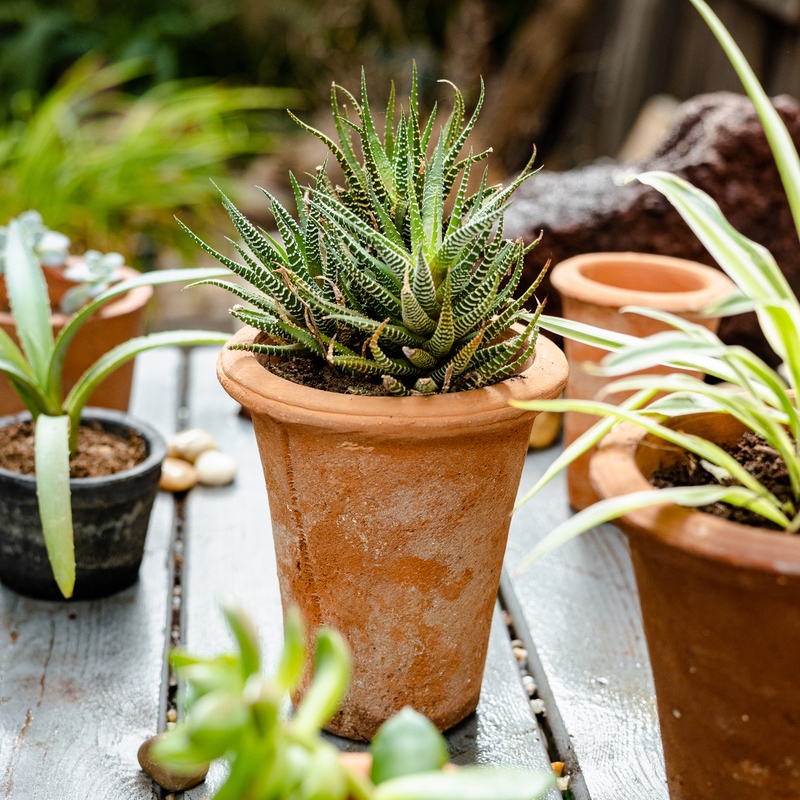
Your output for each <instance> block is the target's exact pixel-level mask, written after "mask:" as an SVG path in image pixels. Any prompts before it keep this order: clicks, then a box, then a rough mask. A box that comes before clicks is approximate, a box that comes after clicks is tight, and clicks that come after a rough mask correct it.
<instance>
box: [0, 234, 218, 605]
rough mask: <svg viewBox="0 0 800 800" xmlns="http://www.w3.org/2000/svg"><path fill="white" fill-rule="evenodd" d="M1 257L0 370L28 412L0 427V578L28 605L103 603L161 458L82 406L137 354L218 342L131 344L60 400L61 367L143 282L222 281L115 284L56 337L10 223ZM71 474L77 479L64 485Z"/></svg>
mask: <svg viewBox="0 0 800 800" xmlns="http://www.w3.org/2000/svg"><path fill="white" fill-rule="evenodd" d="M3 255H4V262H5V279H6V285H7V290H8V298H9V301H10V306H11V313H12V314H13V317H14V320H15V323H16V328H17V333H18V336H19V341H20V344H21V348H20V347H19V346H17V344H15V342H14V340H13V339H12V338H11V337H10V336H9V335H8V334H7V333H5V332H0V372H2V373H3V374H4V375H5V376H6V377H7V378H8V380H9V381H10V383H11V384H12V385H13V387H14V389H15V390H16V392H17V393H18V395H19V397H20V399H21V400H22V402H23V403H24V405H25V407H26V408H27V409H28V411H27V413H24V414H20V415H16V416H6V417H3V418H2V419H0V520H2V522H0V580H2V582H3V583H5V584H6V585H7V586H10V587H11V588H13V589H15V590H16V591H19V592H21V593H23V594H27V595H31V596H34V597H42V598H56V597H60V596H62V595H63V596H64V597H71V596H75V597H92V596H98V595H103V594H110V593H111V592H114V591H118V590H119V589H122V588H125V587H126V586H128V585H130V584H131V583H133V582H134V581H135V580H136V576H137V574H138V570H139V564H140V562H141V559H142V553H143V549H144V538H145V534H146V533H147V523H148V520H149V516H150V510H151V507H152V504H153V499H154V497H155V492H156V488H157V485H158V479H159V474H160V469H161V461H162V460H163V458H164V456H165V455H166V448H165V445H164V442H163V440H162V439H161V437H160V436H159V435H158V434H157V433H156V432H155V431H154V430H152V429H151V428H150V427H149V426H147V425H144V424H142V423H139V422H137V421H136V420H133V419H131V418H130V417H128V416H126V415H124V414H121V413H119V412H113V411H104V410H101V409H87V408H86V403H87V402H88V400H89V398H90V397H91V396H92V393H93V392H94V390H95V388H96V387H97V385H98V384H99V383H100V382H101V381H102V380H103V378H104V377H105V376H106V375H108V374H110V373H111V372H113V371H114V370H115V369H116V368H117V367H119V366H120V365H122V364H124V363H125V362H127V361H129V360H130V359H132V358H133V357H134V356H136V354H137V353H141V352H143V351H145V350H149V349H152V348H154V347H161V346H163V345H190V344H214V343H219V342H222V341H225V339H226V338H227V337H226V335H225V334H222V333H212V332H208V331H169V332H165V333H156V334H151V335H149V336H142V337H137V338H133V339H130V340H128V341H126V342H124V343H122V344H119V345H117V346H116V347H113V348H112V349H110V350H109V351H108V352H107V353H105V354H104V355H103V356H102V357H101V358H99V359H98V360H97V361H96V362H95V363H94V364H93V365H92V366H91V367H89V368H88V369H87V370H86V372H84V374H83V375H82V376H81V377H80V378H79V380H78V381H77V382H76V383H75V385H74V386H73V387H72V389H71V390H70V391H69V393H67V394H66V396H65V394H64V392H63V388H62V370H63V367H64V362H65V359H66V358H67V354H68V352H69V349H70V347H71V346H73V345H74V342H75V340H76V338H77V335H78V334H79V332H80V331H81V329H82V326H83V325H84V324H85V323H86V321H87V320H88V319H90V318H91V317H92V315H93V314H94V313H95V312H97V311H98V309H100V308H101V307H102V306H103V305H104V304H105V303H108V302H109V301H111V300H113V299H114V298H116V297H118V296H120V295H125V294H126V293H130V292H134V291H136V289H137V288H138V287H141V286H146V285H147V284H148V283H150V284H152V283H167V282H174V281H181V280H196V279H198V278H207V277H209V276H211V275H218V274H219V273H220V271H219V270H214V269H195V270H172V271H162V272H157V273H151V274H149V275H137V277H135V278H131V279H128V280H125V281H122V282H120V283H117V284H115V285H113V286H111V287H110V288H108V289H106V290H105V291H103V292H101V293H100V294H98V296H97V297H95V298H94V299H93V300H91V301H90V302H88V303H86V304H85V305H83V306H82V307H81V308H80V309H79V310H78V311H77V312H76V313H75V314H73V315H72V316H71V317H70V318H69V319H68V320H67V321H66V322H65V324H64V326H63V328H62V329H61V331H60V333H59V334H58V337H57V338H55V339H54V337H53V331H52V328H51V316H50V304H49V302H48V297H47V288H46V283H45V279H44V275H43V272H42V267H41V264H40V263H39V261H38V259H37V258H36V254H35V252H34V250H33V248H32V242H31V241H30V239H29V238H28V235H27V234H26V232H25V231H24V229H23V228H22V226H21V225H20V224H19V223H18V222H16V221H12V222H11V224H10V225H9V227H8V229H7V233H6V240H5V244H4V249H3ZM71 473H76V474H78V475H81V476H82V477H73V478H72V479H71V478H70V475H71ZM76 562H77V567H76ZM76 574H77V586H76Z"/></svg>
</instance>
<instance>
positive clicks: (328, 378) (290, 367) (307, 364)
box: [262, 358, 392, 397]
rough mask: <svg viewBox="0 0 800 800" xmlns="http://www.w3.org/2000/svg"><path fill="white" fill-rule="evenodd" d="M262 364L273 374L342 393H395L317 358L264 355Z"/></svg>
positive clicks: (303, 384) (294, 381)
mask: <svg viewBox="0 0 800 800" xmlns="http://www.w3.org/2000/svg"><path fill="white" fill-rule="evenodd" d="M262 363H263V364H264V366H265V367H266V368H267V369H268V370H269V371H270V372H271V373H273V375H277V376H278V377H280V378H284V379H285V380H287V381H291V382H292V383H299V384H301V385H302V386H310V387H311V388H312V389H322V390H324V391H326V392H336V393H338V394H360V395H371V396H373V397H382V396H387V395H388V396H392V393H391V392H390V391H389V390H388V389H385V388H384V386H383V384H382V383H376V382H375V380H374V379H373V378H371V377H370V376H369V375H365V376H363V377H361V376H359V377H356V376H354V375H345V374H344V373H343V372H338V371H337V370H335V369H334V368H333V367H331V366H330V364H327V363H326V362H324V361H322V360H321V359H315V358H291V359H290V358H281V359H269V358H264V359H263V361H262Z"/></svg>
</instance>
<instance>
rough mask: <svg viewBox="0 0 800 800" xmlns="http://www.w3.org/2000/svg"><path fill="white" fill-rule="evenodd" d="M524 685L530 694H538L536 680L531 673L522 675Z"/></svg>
mask: <svg viewBox="0 0 800 800" xmlns="http://www.w3.org/2000/svg"><path fill="white" fill-rule="evenodd" d="M522 687H523V689H525V691H526V692H527V693H528V695H529V696H532V695H534V694H536V681H534V679H533V678H532V677H531V676H530V675H523V676H522Z"/></svg>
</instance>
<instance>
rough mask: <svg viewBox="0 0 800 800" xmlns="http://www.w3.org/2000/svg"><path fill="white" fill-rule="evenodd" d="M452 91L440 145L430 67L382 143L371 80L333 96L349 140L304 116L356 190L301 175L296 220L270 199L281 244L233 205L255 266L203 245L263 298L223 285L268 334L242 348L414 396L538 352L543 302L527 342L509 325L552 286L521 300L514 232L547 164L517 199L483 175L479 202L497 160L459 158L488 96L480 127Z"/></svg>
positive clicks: (505, 368)
mask: <svg viewBox="0 0 800 800" xmlns="http://www.w3.org/2000/svg"><path fill="white" fill-rule="evenodd" d="M453 89H454V92H455V98H454V102H453V111H452V112H451V113H450V115H449V117H448V118H447V120H446V121H444V122H443V123H442V125H441V126H439V127H438V138H436V136H437V134H436V131H437V124H436V110H435V108H434V111H433V112H432V113H431V115H430V117H429V119H428V121H427V123H426V124H425V125H424V126H423V125H422V123H421V121H420V118H419V110H418V108H417V74H416V66H415V67H414V69H413V74H412V89H411V97H410V98H409V105H408V108H407V109H406V108H400V109H399V111H398V112H397V113H395V111H396V109H395V96H394V87H392V90H391V94H390V99H389V105H388V109H387V113H386V126H385V133H384V134H383V138H381V135H380V134H379V133H378V130H377V127H376V122H375V119H374V117H373V115H372V112H371V110H370V106H369V102H368V99H367V86H366V80H365V79H364V76H363V74H362V81H361V100H360V101H359V100H357V99H356V98H355V97H354V96H353V95H352V94H351V93H350V92H348V91H347V90H346V89H343V88H341V87H338V86H334V88H333V92H332V107H333V117H334V122H335V125H336V129H337V132H338V142H337V141H334V140H333V139H331V138H330V137H328V136H326V135H325V134H323V133H322V132H320V131H318V130H316V129H314V128H312V127H311V126H309V125H307V124H306V123H304V122H302V121H301V120H299V119H297V118H296V117H293V118H294V119H295V120H296V122H297V123H298V124H299V125H300V126H301V127H302V128H303V129H305V130H306V131H308V132H309V133H311V134H313V135H314V136H316V137H317V138H319V139H320V140H321V141H323V142H324V143H325V145H326V146H327V147H328V148H329V149H330V151H331V154H332V156H333V158H334V159H335V160H336V162H337V163H338V165H339V166H340V167H341V169H342V171H343V173H344V176H345V185H344V186H343V187H342V186H336V187H334V186H333V185H332V183H331V181H330V179H329V178H328V177H327V175H326V174H325V166H326V165H323V166H322V167H321V168H320V169H319V171H318V173H317V175H316V177H315V178H314V179H313V180H312V185H310V186H307V187H303V188H301V187H300V185H299V184H298V183H297V181H296V179H295V178H294V176H292V187H293V190H294V196H295V203H296V206H297V216H296V217H295V216H293V215H292V214H291V213H289V211H287V210H286V209H285V208H284V207H283V206H282V205H281V204H280V203H279V202H278V201H277V200H276V199H275V198H274V197H273V196H272V195H271V194H269V193H268V192H266V191H265V192H264V194H265V195H266V197H267V198H268V200H269V202H270V205H271V210H272V214H273V216H274V218H275V223H276V226H277V228H278V230H279V232H280V236H281V239H282V241H281V243H280V244H279V243H278V242H276V241H275V240H274V239H272V238H271V237H270V236H269V235H268V234H266V233H265V232H264V231H262V230H260V229H259V228H257V227H256V226H254V225H252V224H251V223H250V222H249V221H248V220H247V219H246V218H245V217H244V215H243V214H242V213H241V212H240V211H238V210H237V209H236V208H235V206H234V205H233V204H232V203H231V202H230V201H229V200H228V198H226V197H225V196H224V195H223V198H222V199H223V204H224V206H225V208H226V210H227V211H228V213H229V214H230V217H231V220H232V221H233V224H234V226H235V228H236V230H237V231H238V233H239V236H240V238H241V240H242V241H243V243H244V244H245V245H246V246H247V249H245V248H244V247H243V246H242V245H241V244H239V243H235V247H236V249H237V250H238V252H239V254H240V256H241V257H242V260H243V262H244V263H242V262H239V261H235V260H234V259H231V258H228V257H226V256H223V255H221V254H219V253H217V252H216V251H215V250H213V249H212V248H211V247H210V246H209V245H207V244H206V243H205V242H203V241H202V240H200V239H199V238H198V237H196V236H195V237H194V238H195V239H196V240H197V241H198V243H199V244H200V245H201V246H202V247H203V248H204V249H205V250H206V251H207V252H209V253H211V254H212V255H215V256H216V257H217V258H218V259H219V260H220V261H221V262H222V263H223V264H225V266H227V267H228V268H229V269H231V270H232V271H233V272H235V273H237V274H238V275H239V276H240V277H242V278H244V279H245V280H246V281H248V282H249V283H250V284H251V285H252V286H253V289H254V290H255V291H251V290H249V289H242V288H240V287H236V288H234V287H233V285H230V284H226V283H225V282H220V281H213V283H214V284H215V285H217V286H222V287H223V288H228V289H229V290H230V291H232V292H233V293H234V294H236V295H237V296H238V297H240V298H242V299H244V300H246V301H248V302H250V303H251V304H252V305H253V306H255V309H256V310H248V309H245V308H243V307H241V306H234V308H233V309H232V310H231V313H232V314H233V315H234V316H236V317H238V318H239V319H241V320H243V321H245V322H247V323H248V324H249V325H252V326H254V327H255V328H257V329H259V330H260V331H262V332H264V333H265V334H267V335H268V337H269V341H266V342H264V343H260V344H252V345H249V344H240V345H234V347H237V348H240V349H248V350H252V351H255V352H260V353H266V354H269V355H281V356H283V357H288V358H291V357H297V356H305V357H313V358H318V359H320V360H322V361H325V362H327V363H328V364H329V365H330V366H331V367H332V368H334V369H336V370H338V371H340V372H343V373H346V374H351V375H356V376H368V377H369V378H370V379H371V380H374V382H375V383H380V382H382V383H383V385H384V386H385V388H386V389H388V390H389V391H390V392H392V393H393V394H396V395H401V396H402V395H408V394H425V395H427V394H435V393H442V392H447V391H459V390H466V389H473V388H479V387H482V386H486V385H489V384H492V383H495V382H497V381H499V380H503V379H504V378H506V377H508V376H509V375H512V374H513V373H514V372H515V370H516V369H517V367H518V366H519V365H520V364H521V363H523V362H524V361H525V360H527V359H528V358H529V357H530V356H531V355H532V353H533V351H534V348H535V345H536V338H537V333H538V312H539V311H541V306H539V308H538V309H537V312H536V313H535V314H534V315H533V317H532V321H531V322H530V323H529V324H528V326H527V328H526V329H525V330H524V332H519V331H511V330H510V329H511V326H512V325H514V324H515V323H516V322H517V321H518V320H519V319H520V318H521V317H522V315H523V314H524V313H526V311H525V303H526V302H528V301H529V300H531V299H532V297H533V292H534V290H535V288H536V285H538V281H537V282H536V285H534V286H532V287H529V288H528V289H527V290H524V291H522V292H521V301H520V300H515V294H520V293H518V292H517V289H518V288H519V283H520V279H521V277H522V262H523V258H524V256H525V253H526V252H527V249H530V247H532V246H533V245H531V246H529V248H527V249H526V248H525V247H524V246H523V244H522V242H521V241H516V242H514V241H511V240H507V239H504V238H503V236H502V223H503V214H504V212H505V210H506V208H507V207H508V203H509V200H510V198H511V196H512V194H513V193H514V191H515V190H516V189H517V188H518V187H519V186H520V185H521V184H522V183H523V182H524V181H526V180H527V179H528V178H530V177H531V176H532V175H533V174H534V170H533V160H534V159H533V157H532V158H531V160H530V162H529V163H528V164H527V165H526V167H525V169H524V170H523V171H522V173H521V174H520V175H519V177H518V178H517V179H516V180H515V181H514V182H513V183H512V184H511V185H510V186H508V187H507V188H503V187H502V186H487V183H486V172H484V174H483V179H482V180H481V182H480V188H479V189H478V191H477V192H476V193H474V194H469V192H468V189H467V184H468V181H469V173H470V168H471V167H472V166H473V165H474V164H476V163H478V162H480V161H482V160H483V159H484V158H485V157H486V155H488V151H487V152H483V153H480V154H478V155H473V153H472V151H470V153H469V155H468V156H467V157H465V158H461V159H460V160H459V156H460V153H461V150H462V149H463V148H464V146H465V144H466V141H467V137H468V136H469V133H470V131H471V130H472V128H473V126H474V124H475V120H476V118H477V114H478V112H479V111H480V106H481V105H482V102H483V86H481V95H480V99H479V101H478V106H477V108H476V109H475V112H474V113H473V114H472V116H471V118H470V119H469V121H468V122H466V123H465V122H464V99H463V97H462V95H461V93H460V92H459V90H458V89H457V88H456V87H453ZM342 98H345V99H346V104H345V105H342ZM348 104H349V107H350V110H348ZM351 115H352V118H351ZM357 152H359V153H360V156H357V155H356V153H357ZM454 189H455V197H454V198H453V203H452V206H451V205H450V204H449V203H448V198H449V196H450V195H451V194H452V193H453V190H454ZM450 207H452V212H451V213H450V214H448V213H447V210H446V209H447V208H450ZM190 233H191V232H190ZM191 235H192V236H194V234H191ZM534 244H535V243H534ZM540 279H541V277H540ZM540 279H539V280H540ZM500 339H503V340H504V341H502V342H500V341H499V340H500Z"/></svg>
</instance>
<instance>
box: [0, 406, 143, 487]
mask: <svg viewBox="0 0 800 800" xmlns="http://www.w3.org/2000/svg"><path fill="white" fill-rule="evenodd" d="M33 441H34V436H33V423H31V422H23V423H21V424H18V425H8V426H7V427H5V428H0V467H2V468H3V469H7V470H10V471H11V472H20V473H22V474H23V475H33V474H35V469H34V450H33ZM145 458H147V444H146V443H145V440H144V439H143V438H142V437H141V436H139V435H138V434H136V433H134V432H133V431H130V432H129V434H128V435H127V436H119V435H117V434H114V433H109V432H108V431H106V430H104V429H103V427H102V426H101V425H100V423H99V422H97V421H96V420H90V421H89V422H86V423H82V424H81V427H80V430H79V431H78V450H77V453H76V454H75V456H74V458H73V459H72V460H71V461H70V473H69V474H70V477H71V478H100V477H103V476H105V475H114V474H115V473H117V472H124V471H125V470H128V469H132V468H133V467H135V466H136V465H137V464H141V463H142V461H144V460H145Z"/></svg>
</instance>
